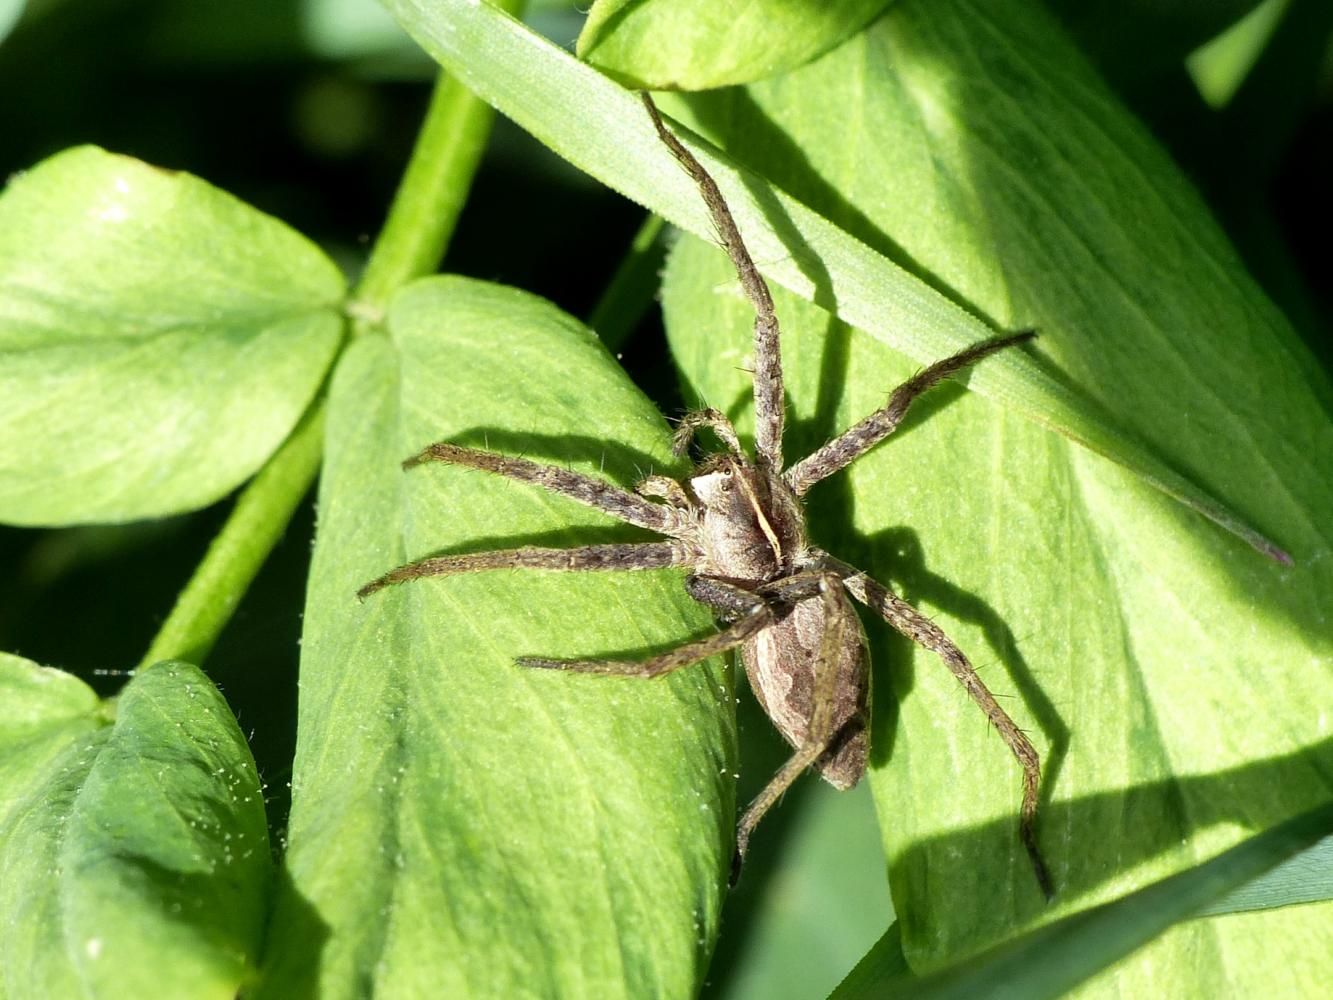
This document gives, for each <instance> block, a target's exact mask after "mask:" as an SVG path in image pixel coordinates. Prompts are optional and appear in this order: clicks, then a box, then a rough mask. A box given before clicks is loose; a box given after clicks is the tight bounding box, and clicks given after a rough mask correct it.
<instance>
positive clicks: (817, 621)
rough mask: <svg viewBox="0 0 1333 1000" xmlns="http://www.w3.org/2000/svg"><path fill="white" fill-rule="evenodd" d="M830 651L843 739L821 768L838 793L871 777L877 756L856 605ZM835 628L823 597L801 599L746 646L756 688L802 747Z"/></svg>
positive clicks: (837, 725)
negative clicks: (819, 667)
mask: <svg viewBox="0 0 1333 1000" xmlns="http://www.w3.org/2000/svg"><path fill="white" fill-rule="evenodd" d="M843 613H845V615H846V616H847V617H846V618H845V619H843V621H842V623H841V624H842V628H841V629H840V630H839V631H840V632H841V635H842V641H841V642H838V643H836V645H835V646H834V647H833V648H832V649H831V650H829V652H830V654H831V655H832V657H833V662H832V664H830V665H831V667H832V668H833V670H834V680H833V683H832V685H831V686H832V689H833V691H834V697H833V704H832V713H833V718H832V726H831V730H832V731H833V732H834V733H836V734H837V735H836V736H835V737H834V739H833V741H832V742H831V744H830V746H829V749H828V750H827V751H825V752H824V754H823V755H822V756H820V757H819V758H818V759H817V760H816V761H815V764H814V766H815V768H816V770H818V771H819V773H820V774H821V775H822V776H823V778H824V780H825V781H827V782H828V783H829V784H830V785H832V786H833V787H834V788H839V789H847V788H851V787H852V786H853V785H855V784H856V783H857V782H858V781H859V780H860V778H861V775H862V774H864V773H865V769H866V761H867V758H868V756H869V751H870V738H869V734H868V732H867V730H866V724H867V721H868V720H869V718H870V670H869V654H868V651H867V649H866V640H865V632H864V631H863V630H862V628H861V621H860V619H859V618H858V617H857V615H856V612H855V611H853V610H852V608H851V607H850V605H848V606H846V607H845V608H844V609H843ZM827 628H828V623H827V621H826V618H825V611H824V605H823V602H822V600H821V598H820V597H818V596H815V597H809V598H806V599H804V600H801V601H798V602H797V603H796V605H795V606H794V607H793V608H792V609H791V611H790V612H789V613H788V614H787V615H786V616H785V617H784V618H782V619H781V620H780V621H778V622H777V623H775V624H774V625H771V626H770V627H768V628H766V629H764V630H763V631H762V632H760V633H759V634H758V635H756V636H755V637H754V638H752V639H750V640H749V641H747V642H746V643H745V644H744V645H743V646H742V647H741V661H742V662H743V663H744V665H745V675H746V677H747V679H748V680H749V682H750V689H751V690H752V691H753V692H754V695H755V698H756V699H757V700H758V701H759V704H760V705H761V706H762V707H763V709H764V711H765V713H767V715H768V717H769V718H770V719H771V720H772V721H773V725H774V726H776V727H777V729H778V731H779V732H780V733H782V736H783V738H784V739H786V741H787V742H788V743H790V744H791V745H792V746H793V747H800V746H801V745H802V744H803V743H804V742H805V740H806V738H807V737H808V735H809V732H810V722H811V718H812V716H813V714H814V711H815V666H816V664H817V663H818V662H819V656H820V651H821V647H822V646H823V644H824V637H825V632H826V630H827Z"/></svg>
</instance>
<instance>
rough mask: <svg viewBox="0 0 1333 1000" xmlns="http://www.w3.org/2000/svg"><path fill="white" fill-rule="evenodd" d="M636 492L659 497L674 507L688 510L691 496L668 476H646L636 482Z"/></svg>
mask: <svg viewBox="0 0 1333 1000" xmlns="http://www.w3.org/2000/svg"><path fill="white" fill-rule="evenodd" d="M634 492H635V493H637V494H639V496H641V497H657V498H658V499H659V500H665V501H666V502H667V503H669V504H670V505H671V506H672V507H677V508H679V509H681V510H688V509H689V508H690V506H691V504H690V498H689V496H688V495H687V494H686V492H685V488H684V487H683V486H681V485H680V483H678V482H676V481H675V480H674V479H671V478H670V477H668V476H644V477H643V478H642V479H640V480H639V481H638V482H637V483H635V484H634Z"/></svg>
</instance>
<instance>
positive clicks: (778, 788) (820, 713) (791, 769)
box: [731, 572, 856, 885]
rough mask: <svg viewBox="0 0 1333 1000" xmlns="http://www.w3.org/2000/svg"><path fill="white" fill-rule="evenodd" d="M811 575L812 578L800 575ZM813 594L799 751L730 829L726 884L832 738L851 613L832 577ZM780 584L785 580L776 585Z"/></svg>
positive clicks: (823, 578)
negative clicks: (811, 662)
mask: <svg viewBox="0 0 1333 1000" xmlns="http://www.w3.org/2000/svg"><path fill="white" fill-rule="evenodd" d="M801 576H802V577H805V576H816V574H801ZM790 579H793V580H795V581H797V583H798V585H799V586H800V587H801V588H804V587H805V586H806V585H807V584H808V583H809V581H808V580H804V579H800V578H799V577H794V578H790ZM817 580H818V583H817V587H818V590H817V592H818V594H819V596H820V598H821V599H822V601H823V603H824V622H825V627H824V636H823V639H822V641H821V642H820V647H819V658H818V659H817V660H816V661H815V685H814V693H813V699H814V700H813V711H812V712H811V715H810V726H809V728H808V729H807V731H806V737H805V740H804V742H803V743H802V744H801V746H800V748H799V749H797V750H796V752H795V753H793V754H792V755H791V758H790V759H789V760H788V761H787V763H785V764H783V765H782V767H781V768H779V769H778V773H777V774H775V775H773V777H772V779H770V780H769V782H768V784H767V785H765V786H764V788H763V790H762V791H761V792H760V793H759V794H758V795H756V796H755V797H754V800H753V801H752V802H751V803H750V804H749V806H747V807H746V809H745V812H744V814H742V816H741V819H740V822H739V823H738V824H737V825H736V854H735V857H734V858H733V860H732V869H731V881H732V884H733V885H734V884H735V882H736V878H737V876H738V875H739V874H740V866H741V862H742V861H744V860H745V852H746V850H747V849H748V848H749V845H750V835H751V834H752V833H753V832H754V828H755V827H756V826H758V825H759V821H760V820H761V819H763V817H764V813H766V812H768V810H769V808H770V807H772V805H773V803H775V802H776V801H777V800H778V799H779V798H781V797H782V795H783V793H784V792H786V791H787V789H788V788H790V787H791V785H792V782H794V781H795V780H796V779H797V778H799V777H800V776H801V772H803V771H804V770H805V769H806V768H807V767H809V766H810V765H811V764H813V763H814V762H815V761H817V760H818V759H819V758H820V757H821V756H822V755H823V754H824V752H825V751H826V750H827V749H828V747H829V744H830V743H831V742H832V741H833V739H834V737H836V736H837V735H838V734H837V732H836V731H835V730H834V728H833V709H834V696H835V685H836V682H837V670H836V665H837V664H836V661H837V657H838V655H839V653H840V651H841V650H842V649H843V647H844V646H845V645H846V643H847V640H848V638H849V636H848V634H847V629H848V626H849V624H850V623H852V622H854V621H855V615H856V612H855V611H853V610H852V608H851V604H850V602H849V601H848V600H847V596H846V594H845V593H843V590H842V588H841V587H840V586H838V584H839V578H838V576H837V574H835V573H831V572H824V573H819V574H817ZM778 582H779V583H785V582H786V581H778Z"/></svg>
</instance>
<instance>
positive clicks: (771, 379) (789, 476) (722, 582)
mask: <svg viewBox="0 0 1333 1000" xmlns="http://www.w3.org/2000/svg"><path fill="white" fill-rule="evenodd" d="M642 97H643V102H644V105H645V107H646V108H647V110H648V114H649V116H650V117H651V119H652V123H653V126H654V128H655V129H656V130H657V134H658V136H659V137H660V138H661V141H662V142H663V143H664V144H665V145H666V147H667V148H668V149H669V150H670V151H671V153H672V155H673V156H675V158H676V159H677V160H678V161H679V162H680V164H681V166H682V167H683V168H684V169H685V171H686V173H688V174H689V175H690V177H691V178H692V179H693V180H694V181H695V183H696V184H697V185H698V187H699V190H700V193H701V194H702V196H703V199H704V201H705V203H706V204H707V207H708V210H709V213H710V215H711V216H712V220H713V223H714V225H715V227H716V230H717V233H718V235H719V237H720V239H721V243H722V245H723V247H724V248H725V249H726V251H727V254H728V255H729V256H730V258H731V260H732V263H733V264H734V266H735V268H736V272H737V275H738V276H739V278H740V283H741V286H742V288H743V289H744V292H745V294H746V296H747V298H748V299H749V300H750V302H751V303H752V305H753V306H754V310H755V322H754V360H755V364H754V408H755V449H754V451H755V453H754V456H753V458H752V457H751V456H750V455H748V454H747V453H746V451H745V450H744V449H743V448H742V447H741V444H740V441H739V440H738V438H737V435H736V431H735V429H734V428H733V427H732V425H731V422H730V421H729V420H728V419H727V418H726V417H725V416H724V415H723V414H722V413H720V412H719V411H717V410H715V409H702V410H698V411H696V412H693V413H689V414H687V415H686V416H685V417H684V418H683V419H682V420H681V421H680V424H679V426H678V428H677V430H676V433H675V438H674V440H673V451H674V453H675V454H676V455H677V457H680V456H683V455H685V454H686V452H687V451H688V449H689V447H690V444H691V441H692V440H693V438H694V436H695V434H696V432H697V431H699V430H700V429H701V428H704V427H707V428H710V429H711V430H712V431H713V433H714V434H715V435H716V436H717V438H718V440H719V441H721V442H722V444H723V446H724V449H725V450H723V451H721V452H719V453H716V454H712V455H709V456H707V457H706V458H704V459H703V461H701V462H700V463H699V464H698V465H697V466H695V468H694V470H693V471H692V472H691V473H690V474H689V475H688V476H687V477H686V478H685V479H684V480H682V481H676V480H673V479H669V478H667V477H665V476H648V477H647V478H646V479H644V480H642V481H641V482H640V483H638V485H637V486H636V487H635V489H634V492H629V491H627V490H623V489H620V488H619V487H617V486H614V485H612V484H610V483H607V482H604V481H602V480H600V479H596V478H594V477H591V476H585V475H582V474H580V473H576V472H571V471H569V470H566V469H562V468H558V467H555V466H550V465H542V464H538V463H536V462H532V461H529V460H527V459H523V458H510V457H507V456H503V455H498V454H495V453H493V452H490V451H484V450H479V449H474V448H465V447H462V446H460V445H456V444H450V443H448V442H439V443H437V444H432V445H430V446H429V447H428V448H426V449H425V450H424V451H422V452H421V453H420V454H418V455H415V456H413V457H412V458H409V459H408V460H407V461H406V462H404V463H403V467H404V468H405V469H410V468H413V467H415V466H418V465H423V464H425V463H427V462H446V463H449V464H451V465H462V466H467V467H469V468H473V469H478V470H481V471H483V472H489V473H493V474H495V475H498V476H504V477H506V478H509V479H515V480H518V481H520V482H525V483H530V484H532V485H534V486H539V487H541V488H542V489H545V490H549V491H550V492H552V493H558V494H561V495H562V496H566V497H569V498H571V499H573V500H576V501H578V502H580V503H583V504H586V505H588V506H590V507H595V508H596V509H598V510H600V511H603V512H604V513H606V514H610V515H611V516H612V517H615V518H618V519H620V520H621V521H626V522H628V523H630V524H633V525H637V526H638V527H641V528H647V529H649V530H650V531H653V532H655V533H657V534H659V535H662V536H665V538H666V539H667V540H666V541H653V542H637V543H616V544H602V545H583V546H578V547H575V548H565V549H559V548H536V547H524V548H516V549H505V550H498V551H494V552H479V553H472V554H466V555H443V556H431V557H429V558H425V559H419V560H417V561H415V562H411V563H408V564H406V565H404V566H400V567H398V568H397V569H394V570H392V571H390V572H389V573H386V574H385V575H384V576H381V577H379V578H378V579H376V580H373V581H372V582H370V583H368V584H366V585H365V586H364V587H362V588H361V590H360V591H359V592H358V596H359V597H361V598H365V597H367V596H369V595H370V594H372V593H374V592H375V591H377V590H380V589H382V588H384V587H387V586H390V585H393V584H398V583H403V582H405V581H408V580H416V579H420V578H422V577H429V576H444V575H449V574H454V573H476V572H482V571H487V570H500V569H544V570H564V571H588V570H603V571H606V570H647V569H659V568H662V567H668V566H674V567H686V568H688V569H689V570H690V575H689V576H687V577H686V579H685V589H686V591H687V592H688V593H689V594H690V596H691V597H693V598H694V599H695V600H697V601H699V602H701V603H703V604H705V605H707V606H708V607H710V608H711V609H713V610H714V612H715V613H716V614H717V617H718V618H719V620H720V621H721V623H722V625H723V627H722V628H721V630H720V631H718V632H716V633H714V634H713V635H710V636H707V637H705V638H703V639H698V640H695V641H692V642H687V643H685V644H683V645H681V646H679V647H677V648H675V649H672V650H669V651H667V652H664V653H661V654H659V655H656V656H652V657H649V658H647V659H644V660H637V661H635V660H610V659H586V660H553V659H544V658H540V657H522V658H520V659H519V660H518V661H517V662H518V663H519V664H520V665H521V666H524V667H537V668H546V669H552V670H568V671H577V672H579V673H587V674H603V675H613V676H627V677H660V676H662V675H663V674H666V673H669V672H671V671H673V670H678V669H680V668H681V667H687V666H690V665H691V664H695V663H699V662H701V661H702V660H705V659H707V658H708V657H710V656H716V655H718V654H721V653H724V652H726V651H728V650H731V649H735V648H736V647H740V656H741V661H742V662H743V664H744V666H745V673H746V676H747V678H748V680H749V683H750V687H751V689H752V690H753V692H754V694H755V696H756V698H757V699H758V701H759V703H760V705H761V706H762V707H763V709H764V711H765V712H766V713H767V714H768V716H769V718H770V719H771V720H772V721H773V723H774V725H776V727H777V728H778V730H779V731H780V732H781V733H782V735H783V737H785V738H786V740H787V742H788V743H790V744H791V746H792V747H793V748H794V751H795V752H794V753H793V754H792V756H791V758H790V759H789V760H788V761H787V763H786V764H785V765H783V767H782V768H781V769H780V770H779V771H778V772H777V774H775V775H774V776H773V778H772V779H771V780H770V781H769V783H768V784H767V786H765V787H764V789H763V790H762V791H761V792H760V793H759V795H758V796H756V798H755V799H754V801H753V802H751V803H750V805H749V806H748V807H747V808H746V810H745V812H744V813H743V814H742V816H741V818H740V821H739V823H738V824H737V828H736V849H735V854H734V855H733V869H732V881H733V882H734V881H735V877H736V875H737V874H738V872H739V867H740V863H741V861H742V860H743V859H744V857H745V853H746V849H747V848H748V846H749V842H750V837H751V835H752V834H753V832H754V829H755V827H756V826H757V825H758V823H759V821H760V819H762V818H763V815H764V814H765V813H766V812H767V811H768V809H769V807H770V806H772V805H773V803H774V802H776V801H777V800H778V798H780V797H781V796H782V794H783V793H784V792H785V791H786V790H787V788H788V787H789V786H790V785H791V784H792V782H794V781H795V780H796V778H797V777H798V776H799V775H800V774H801V772H803V771H804V770H805V769H806V768H807V767H811V766H813V767H814V768H815V769H816V770H817V771H818V772H819V774H820V775H821V776H822V777H823V778H824V780H826V781H827V782H829V784H831V785H833V786H834V787H835V788H838V789H847V788H851V787H852V786H853V785H855V784H856V783H857V781H858V780H860V778H861V775H862V774H863V773H864V772H865V769H866V760H867V757H868V755H869V749H870V739H869V733H868V723H869V714H870V673H869V656H868V651H867V648H866V638H865V633H864V631H863V629H862V626H861V622H860V619H859V618H858V617H857V613H856V611H855V609H854V608H853V606H852V603H851V600H850V599H849V597H850V598H855V599H856V600H857V601H859V602H861V603H862V604H864V605H866V606H867V607H868V608H870V609H872V610H873V611H875V612H876V613H878V614H879V615H881V616H882V617H883V618H884V620H885V621H886V622H888V624H889V625H891V626H892V627H893V628H895V629H897V630H898V631H899V632H901V633H902V634H903V635H905V636H907V637H908V638H909V639H911V640H912V641H914V642H916V643H919V644H920V645H921V646H923V647H925V648H926V649H929V650H931V651H932V652H934V653H936V654H937V655H938V656H939V657H940V659H942V660H943V661H944V663H945V665H946V666H947V667H948V668H949V670H950V671H952V673H953V674H954V676H955V677H957V678H958V680H959V681H960V682H961V683H962V685H963V687H964V689H966V691H967V693H968V694H969V695H970V696H971V698H972V700H973V701H975V702H976V703H977V705H978V706H980V708H981V710H982V711H983V712H985V714H986V717H987V718H988V719H989V720H990V721H991V723H992V724H993V725H994V726H995V728H996V729H997V730H998V731H999V733H1000V736H1001V737H1002V738H1003V740H1004V742H1005V744H1006V745H1007V746H1008V747H1009V749H1010V751H1012V753H1013V755H1014V756H1015V757H1016V758H1017V759H1018V763H1019V764H1020V765H1021V767H1022V771H1023V799H1022V806H1021V811H1020V822H1019V835H1020V839H1021V840H1022V843H1023V845H1024V847H1025V848H1026V850H1027V854H1028V857H1029V858H1030V860H1031V863H1032V867H1033V870H1034V872H1035V874H1036V877H1037V882H1038V883H1039V885H1040V887H1041V889H1042V891H1043V892H1044V893H1045V894H1046V895H1047V897H1049V896H1050V895H1051V881H1050V878H1049V876H1048V874H1047V872H1046V866H1045V864H1044V863H1043V862H1042V858H1041V855H1040V853H1039V851H1038V849H1037V843H1036V837H1035V835H1034V832H1033V825H1034V820H1035V818H1036V810H1037V790H1038V783H1039V780H1040V775H1041V769H1040V761H1039V758H1038V756H1037V751H1036V750H1035V749H1034V748H1033V746H1032V743H1031V741H1030V740H1029V739H1028V738H1027V736H1026V735H1025V734H1024V733H1023V732H1022V731H1021V730H1020V729H1019V728H1018V727H1017V726H1016V725H1015V724H1014V721H1013V720H1012V719H1011V718H1010V717H1009V715H1008V714H1007V713H1006V712H1005V710H1004V709H1003V708H1001V707H1000V705H999V704H998V703H997V702H996V700H995V698H994V696H993V695H992V694H991V693H990V691H989V690H987V688H986V685H985V684H983V683H982V681H981V678H980V677H978V676H977V672H976V670H974V669H973V667H972V665H971V663H969V662H968V659H967V657H966V656H964V655H963V653H962V651H961V650H959V648H958V647H957V646H956V645H954V643H953V642H952V640H950V639H949V638H948V636H946V635H945V634H944V633H943V632H942V631H941V630H940V629H939V628H938V627H937V626H936V625H935V623H934V622H932V621H931V620H930V619H929V618H927V617H925V616H924V615H923V614H921V612H919V611H917V610H916V609H915V608H914V607H912V606H911V605H910V604H908V603H907V602H906V601H904V600H903V599H902V598H900V597H899V596H898V595H896V594H895V593H893V592H892V591H891V590H890V589H889V588H888V587H886V586H884V585H883V584H881V583H878V582H877V581H875V580H873V579H871V578H870V577H869V576H867V575H866V574H865V573H863V572H861V571H860V570H857V569H855V568H854V567H852V566H849V565H848V564H847V563H844V562H842V561H841V560H839V559H836V558H834V557H833V556H831V555H829V554H828V553H826V552H823V551H821V550H820V549H818V548H815V547H814V546H813V545H811V544H810V540H809V538H808V537H807V534H806V525H805V516H804V513H803V510H802V497H803V496H804V495H805V494H806V492H807V491H808V490H809V489H810V487H812V486H814V485H815V484H816V483H818V482H819V481H820V480H822V479H825V478H827V477H828V476H831V475H833V474H834V473H835V472H838V471H839V470H840V469H843V468H845V467H846V466H847V465H849V464H850V463H851V462H853V461H855V460H856V459H857V458H859V457H860V456H861V455H864V454H865V453H866V452H867V451H869V450H870V449H871V448H873V447H875V445H877V444H879V443H880V442H881V441H883V440H884V439H885V438H886V437H888V436H889V435H890V434H892V433H893V431H894V430H895V429H896V428H897V427H898V425H899V423H900V422H901V421H902V419H903V416H904V414H905V413H906V411H907V408H908V406H909V405H910V404H911V402H912V401H913V400H914V399H916V397H917V396H919V395H921V393H923V392H925V391H926V390H927V389H929V388H931V387H932V386H934V385H936V384H937V383H939V382H940V381H942V380H943V379H945V378H947V377H949V376H950V375H953V374H954V373H956V372H959V371H962V370H963V369H965V368H967V367H968V366H970V365H973V364H975V363H977V362H978V361H981V360H982V359H983V358H986V357H988V356H989V355H992V354H994V353H996V352H997V351H1001V350H1003V349H1005V348H1007V347H1011V346H1014V345H1017V344H1021V343H1023V342H1024V341H1027V340H1029V339H1031V338H1032V337H1033V336H1035V334H1034V333H1033V332H1031V331H1027V332H1023V333H1018V334H1014V335H1011V336H1001V337H995V338H992V339H989V340H984V341H981V342H980V343H977V344H974V345H972V346H971V347H968V348H966V349H965V350H963V351H960V352H959V353H957V354H955V355H953V356H952V357H949V358H945V359H944V360H943V361H938V362H936V363H935V364H933V365H931V366H930V367H928V368H926V369H924V370H923V371H921V372H919V373H918V374H917V375H915V376H913V377H912V378H910V379H908V380H907V381H906V382H904V383H903V384H902V385H900V386H898V388H896V389H895V390H894V391H893V393H892V394H891V395H890V397H889V401H888V402H887V403H886V404H885V405H884V406H883V407H882V408H881V409H879V410H876V411H875V412H874V413H872V414H870V416H868V417H866V418H865V419H864V420H862V421H861V422H860V423H858V424H856V425H854V426H853V427H851V428H850V429H849V430H847V431H845V432H844V433H842V434H841V435H839V436H838V437H835V438H834V439H833V440H831V441H829V442H828V443H827V444H825V445H824V446H823V447H822V448H819V449H818V450H816V451H815V452H813V453H812V454H810V455H807V456H806V457H805V458H803V459H801V460H800V461H797V462H794V463H793V464H791V465H790V466H787V467H786V468H784V463H783V455H782V427H783V406H784V389H783V381H782V360H781V353H780V347H779V335H778V319H777V316H776V314H775V313H774V309H773V300H772V297H771V296H770V294H769V290H768V286H767V284H766V283H765V281H764V279H763V278H762V277H761V276H760V274H759V271H758V269H757V268H756V267H755V265H754V262H753V260H752V259H751V257H750V254H749V252H748V251H747V250H746V247H745V243H744V241H743V240H742V239H741V234H740V232H739V230H738V229H737V227H736V223H735V221H734V219H733V218H732V215H731V211H730V209H729V208H728V207H727V204H726V201H725V200H724V199H723V197H722V193H721V191H720V190H719V189H718V187H717V184H716V183H715V182H714V181H713V178H712V177H711V176H710V175H709V174H708V172H707V170H705V169H704V167H703V165H702V164H701V163H699V161H698V160H697V159H695V157H694V156H693V154H691V153H690V151H689V150H688V149H686V148H685V146H683V145H682V144H681V143H680V141H679V140H678V139H677V138H676V136H675V135H674V134H673V133H672V132H671V131H670V130H669V129H668V128H667V127H666V125H665V124H664V123H663V121H662V118H661V116H660V115H659V114H658V111H657V108H656V106H655V105H654V104H653V101H652V99H651V97H649V96H648V95H647V94H643V95H642Z"/></svg>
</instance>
